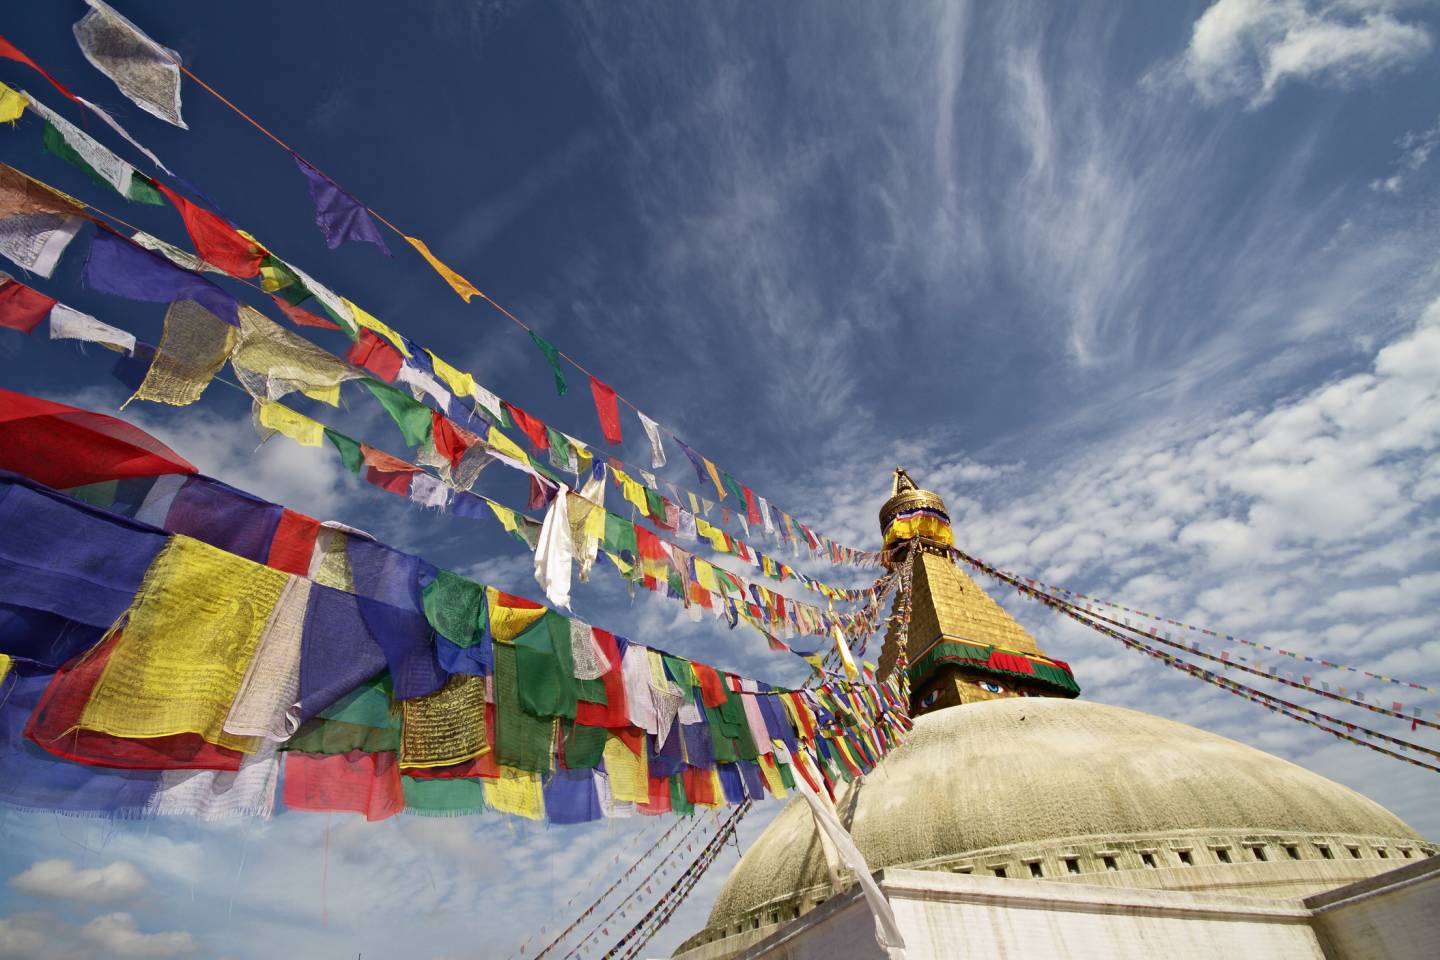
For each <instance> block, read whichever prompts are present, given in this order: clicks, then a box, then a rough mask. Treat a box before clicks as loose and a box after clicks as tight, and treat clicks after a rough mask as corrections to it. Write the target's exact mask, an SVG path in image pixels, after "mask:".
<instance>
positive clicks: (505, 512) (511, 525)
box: [485, 500, 520, 533]
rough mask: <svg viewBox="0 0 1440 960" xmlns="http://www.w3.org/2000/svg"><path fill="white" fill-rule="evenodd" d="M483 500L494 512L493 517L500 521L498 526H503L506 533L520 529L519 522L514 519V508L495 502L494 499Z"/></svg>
mask: <svg viewBox="0 0 1440 960" xmlns="http://www.w3.org/2000/svg"><path fill="white" fill-rule="evenodd" d="M485 502H486V504H488V505H489V507H490V509H491V511H492V512H493V513H494V514H495V519H496V520H499V521H500V526H502V527H504V528H505V532H506V533H514V532H515V531H516V530H519V529H520V524H519V523H517V522H516V520H515V511H514V510H511V509H510V508H509V507H507V506H504V505H503V504H499V503H496V502H495V501H494V500H486V501H485Z"/></svg>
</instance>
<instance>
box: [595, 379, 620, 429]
mask: <svg viewBox="0 0 1440 960" xmlns="http://www.w3.org/2000/svg"><path fill="white" fill-rule="evenodd" d="M590 393H591V395H592V396H594V398H595V413H596V415H597V416H598V417H599V418H600V431H601V432H602V433H604V434H605V440H606V442H608V443H612V444H613V443H619V442H620V408H619V407H618V406H617V405H616V403H615V391H614V390H613V389H611V388H610V387H609V386H607V385H606V384H603V383H601V382H600V381H599V380H596V379H595V378H594V377H591V378H590Z"/></svg>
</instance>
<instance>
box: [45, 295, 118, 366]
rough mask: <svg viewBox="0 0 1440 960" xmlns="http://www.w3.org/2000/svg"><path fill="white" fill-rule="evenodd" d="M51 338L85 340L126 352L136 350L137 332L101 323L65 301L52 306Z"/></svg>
mask: <svg viewBox="0 0 1440 960" xmlns="http://www.w3.org/2000/svg"><path fill="white" fill-rule="evenodd" d="M50 339H51V340H84V341H85V342H87V343H98V344H100V345H101V346H105V347H109V348H110V349H111V350H119V351H120V352H121V353H125V354H133V353H134V352H135V334H133V333H126V332H125V331H124V330H118V329H116V328H115V327H112V326H110V324H108V323H101V322H100V321H99V320H96V319H95V318H94V317H92V316H90V314H88V313H81V312H80V311H79V310H75V309H72V308H70V307H67V306H65V304H63V303H57V304H55V306H53V307H51V308H50Z"/></svg>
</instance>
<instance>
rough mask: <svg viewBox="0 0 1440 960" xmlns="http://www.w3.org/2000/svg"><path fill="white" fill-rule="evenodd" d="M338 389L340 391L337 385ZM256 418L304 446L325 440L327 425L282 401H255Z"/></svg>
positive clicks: (317, 444)
mask: <svg viewBox="0 0 1440 960" xmlns="http://www.w3.org/2000/svg"><path fill="white" fill-rule="evenodd" d="M335 389H336V391H337V392H338V391H339V389H340V388H339V387H338V386H337V387H336V388H335ZM255 407H256V419H257V420H259V422H260V425H261V426H262V427H267V428H269V429H271V430H275V431H277V432H279V433H283V434H285V436H287V437H289V438H290V439H291V440H294V441H295V442H296V443H298V444H300V446H302V447H318V446H320V445H321V444H322V443H324V442H325V427H324V426H323V425H322V424H320V423H319V422H317V421H315V420H311V419H310V418H309V417H307V416H305V415H304V414H303V413H296V412H295V411H294V410H291V409H290V408H289V407H287V406H285V405H284V404H281V403H264V402H261V401H259V400H257V401H255Z"/></svg>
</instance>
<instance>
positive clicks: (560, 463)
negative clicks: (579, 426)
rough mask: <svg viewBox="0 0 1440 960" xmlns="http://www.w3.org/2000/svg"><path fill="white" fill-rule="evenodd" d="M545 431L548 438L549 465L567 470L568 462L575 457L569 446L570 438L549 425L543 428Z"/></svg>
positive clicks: (572, 449) (568, 467)
mask: <svg viewBox="0 0 1440 960" xmlns="http://www.w3.org/2000/svg"><path fill="white" fill-rule="evenodd" d="M545 433H546V434H547V435H548V436H549V438H550V466H552V467H554V468H555V469H556V470H569V469H570V462H571V461H572V460H573V459H574V458H575V451H574V448H573V447H571V446H570V439H569V438H568V437H566V436H565V434H563V433H561V432H560V431H559V430H556V429H555V428H554V427H550V426H547V427H546V428H545Z"/></svg>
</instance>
